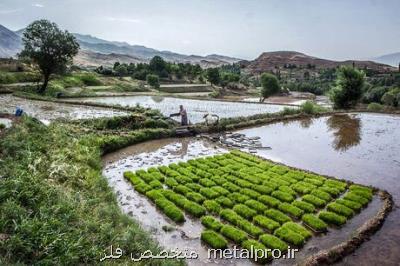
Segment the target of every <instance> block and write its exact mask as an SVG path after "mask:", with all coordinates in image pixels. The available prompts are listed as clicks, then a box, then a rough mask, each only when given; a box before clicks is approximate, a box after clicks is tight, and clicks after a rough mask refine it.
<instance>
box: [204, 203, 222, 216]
mask: <svg viewBox="0 0 400 266" xmlns="http://www.w3.org/2000/svg"><path fill="white" fill-rule="evenodd" d="M203 206H204V207H205V208H206V210H207V211H208V212H210V213H213V214H218V213H219V212H220V211H221V205H219V203H218V202H216V201H215V200H205V201H204V202H203Z"/></svg>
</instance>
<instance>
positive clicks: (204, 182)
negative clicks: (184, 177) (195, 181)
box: [199, 178, 217, 187]
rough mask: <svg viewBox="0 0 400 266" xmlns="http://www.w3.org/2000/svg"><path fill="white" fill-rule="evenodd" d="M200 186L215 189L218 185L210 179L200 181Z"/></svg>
mask: <svg viewBox="0 0 400 266" xmlns="http://www.w3.org/2000/svg"><path fill="white" fill-rule="evenodd" d="M199 184H200V185H202V186H205V187H213V186H215V185H217V184H215V182H214V181H212V180H210V179H208V178H202V179H200V180H199Z"/></svg>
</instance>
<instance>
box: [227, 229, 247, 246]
mask: <svg viewBox="0 0 400 266" xmlns="http://www.w3.org/2000/svg"><path fill="white" fill-rule="evenodd" d="M221 234H222V235H223V236H225V237H227V238H229V239H231V240H232V241H233V242H234V243H236V244H241V243H242V242H243V241H245V240H247V234H246V233H245V232H243V231H242V230H240V229H237V228H235V227H233V226H231V225H224V226H223V227H222V228H221Z"/></svg>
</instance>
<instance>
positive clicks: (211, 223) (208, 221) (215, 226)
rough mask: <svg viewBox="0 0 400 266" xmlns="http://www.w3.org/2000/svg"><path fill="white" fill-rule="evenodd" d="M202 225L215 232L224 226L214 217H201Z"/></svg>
mask: <svg viewBox="0 0 400 266" xmlns="http://www.w3.org/2000/svg"><path fill="white" fill-rule="evenodd" d="M201 224H202V225H204V226H205V227H207V228H208V229H211V230H214V231H217V232H218V231H219V230H220V229H221V228H222V226H223V224H222V223H221V222H220V221H218V220H216V219H215V218H214V217H212V216H203V217H201Z"/></svg>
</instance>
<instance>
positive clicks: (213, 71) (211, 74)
mask: <svg viewBox="0 0 400 266" xmlns="http://www.w3.org/2000/svg"><path fill="white" fill-rule="evenodd" d="M206 76H207V79H208V81H209V82H211V84H213V85H218V84H219V83H220V82H221V75H220V73H219V70H218V68H208V69H207V72H206Z"/></svg>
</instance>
